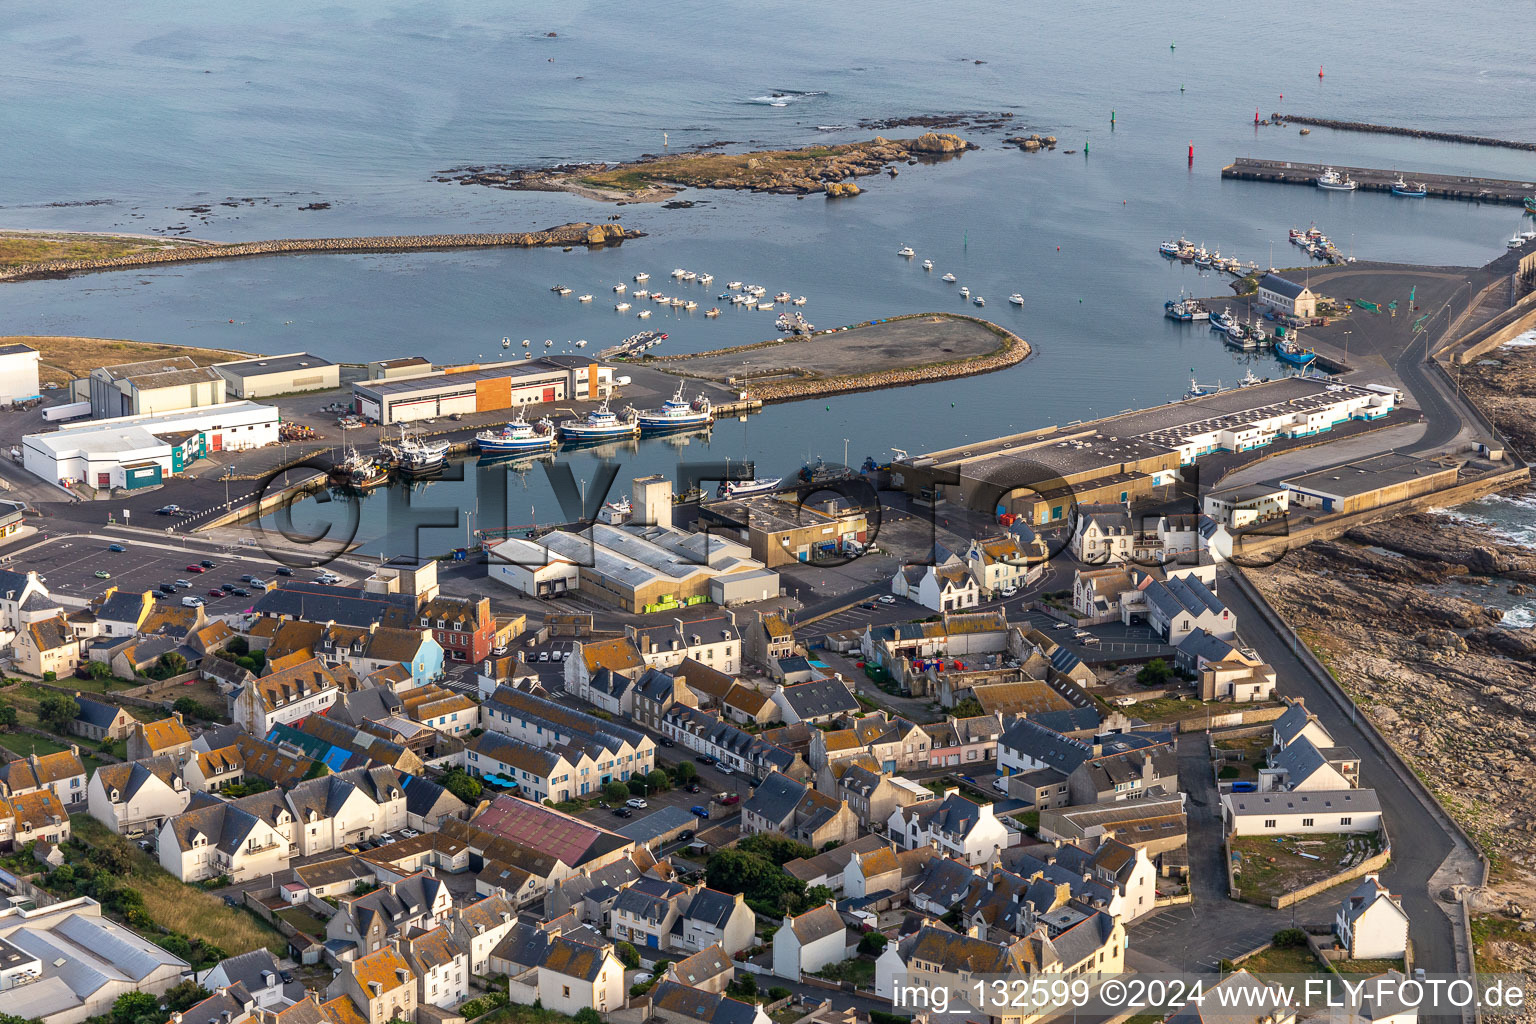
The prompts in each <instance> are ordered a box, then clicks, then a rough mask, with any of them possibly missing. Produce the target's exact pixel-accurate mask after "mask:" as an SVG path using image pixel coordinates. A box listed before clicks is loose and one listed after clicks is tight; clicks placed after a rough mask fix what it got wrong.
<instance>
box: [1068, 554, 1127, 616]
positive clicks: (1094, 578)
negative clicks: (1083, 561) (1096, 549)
mask: <svg viewBox="0 0 1536 1024" xmlns="http://www.w3.org/2000/svg"><path fill="white" fill-rule="evenodd" d="M1135 591H1136V580H1135V579H1134V578H1132V573H1131V570H1130V569H1129V568H1127V567H1126V566H1124V565H1111V566H1105V567H1103V568H1098V569H1082V568H1080V569H1078V570H1077V571H1076V572H1075V573H1074V574H1073V576H1072V610H1073V611H1074V612H1076V613H1077V614H1078V615H1080V616H1082V617H1083V618H1084V619H1086V620H1087V621H1088V622H1089V623H1090V624H1091V623H1098V622H1109V621H1112V620H1114V619H1119V618H1122V617H1123V616H1122V614H1121V604H1122V595H1126V594H1131V593H1134V592H1135Z"/></svg>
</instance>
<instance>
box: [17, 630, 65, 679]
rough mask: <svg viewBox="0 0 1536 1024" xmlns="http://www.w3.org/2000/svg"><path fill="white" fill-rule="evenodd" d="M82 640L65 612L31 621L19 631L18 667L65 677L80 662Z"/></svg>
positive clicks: (29, 671) (32, 671)
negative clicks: (71, 625) (66, 618)
mask: <svg viewBox="0 0 1536 1024" xmlns="http://www.w3.org/2000/svg"><path fill="white" fill-rule="evenodd" d="M81 649H82V645H81V640H80V638H79V637H78V636H76V635H75V632H74V630H73V629H72V628H70V625H69V622H68V621H67V620H65V618H64V616H63V615H62V614H59V615H54V616H51V617H49V618H46V619H39V620H37V621H35V622H28V623H26V624H24V625H23V626H22V627H21V628H20V629H19V630H17V631H16V639H15V640H13V641H12V642H11V651H12V654H13V656H14V659H15V665H16V668H17V669H18V670H19V671H21V672H25V673H26V674H27V675H30V676H37V677H39V678H44V677H46V678H49V679H62V678H63V677H65V676H67V675H69V674H70V673H71V672H73V671H74V670H75V666H76V665H77V664H79V662H80V655H81Z"/></svg>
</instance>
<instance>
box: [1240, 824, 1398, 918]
mask: <svg viewBox="0 0 1536 1024" xmlns="http://www.w3.org/2000/svg"><path fill="white" fill-rule="evenodd" d="M1350 838H1351V837H1350V836H1349V835H1344V834H1321V833H1320V834H1317V835H1307V836H1239V837H1236V838H1234V839H1233V840H1232V852H1233V853H1235V854H1238V855H1240V858H1241V859H1240V861H1239V864H1240V867H1241V871H1240V872H1239V875H1238V883H1237V884H1238V886H1239V887H1240V888H1241V889H1242V891H1243V900H1244V901H1245V902H1247V903H1258V904H1260V905H1262V906H1266V907H1267V906H1272V904H1271V903H1270V900H1271V898H1273V897H1275V896H1280V895H1282V894H1284V893H1289V892H1294V891H1296V890H1297V889H1300V888H1302V887H1303V886H1307V885H1312V884H1313V883H1315V882H1321V881H1323V880H1324V879H1326V878H1329V877H1331V876H1332V875H1335V874H1337V873H1338V872H1339V871H1341V870H1343V868H1342V867H1341V865H1340V861H1342V860H1343V859H1344V857H1345V853H1346V851H1347V849H1348V846H1349V840H1350ZM1368 838H1373V837H1366V836H1357V837H1355V839H1356V842H1357V843H1358V842H1359V841H1360V840H1361V839H1368ZM1302 852H1305V853H1309V854H1311V855H1312V856H1313V857H1316V858H1318V859H1316V860H1313V859H1312V857H1303V856H1301V853H1302Z"/></svg>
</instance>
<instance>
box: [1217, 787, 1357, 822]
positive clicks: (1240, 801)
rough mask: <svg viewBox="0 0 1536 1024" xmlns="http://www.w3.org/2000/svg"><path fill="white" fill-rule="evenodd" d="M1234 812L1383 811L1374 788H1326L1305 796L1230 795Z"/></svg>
mask: <svg viewBox="0 0 1536 1024" xmlns="http://www.w3.org/2000/svg"><path fill="white" fill-rule="evenodd" d="M1226 800H1227V802H1228V806H1230V807H1231V808H1232V813H1233V814H1234V815H1236V816H1238V817H1243V818H1251V817H1256V816H1262V815H1268V814H1305V813H1307V812H1309V811H1310V812H1312V813H1314V814H1325V813H1326V814H1348V813H1350V812H1355V813H1358V814H1370V813H1374V812H1379V811H1380V810H1381V802H1380V801H1379V800H1377V799H1376V791H1375V790H1374V789H1324V790H1313V791H1310V792H1301V793H1230V794H1228V795H1227V796H1226Z"/></svg>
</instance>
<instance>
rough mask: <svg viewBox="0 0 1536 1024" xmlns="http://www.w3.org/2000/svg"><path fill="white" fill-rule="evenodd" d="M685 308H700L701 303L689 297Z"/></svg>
mask: <svg viewBox="0 0 1536 1024" xmlns="http://www.w3.org/2000/svg"><path fill="white" fill-rule="evenodd" d="M683 308H684V309H698V308H699V304H698V303H697V302H694V301H693V300H692V299H689V300H688V304H687V305H686V306H684V307H683Z"/></svg>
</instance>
